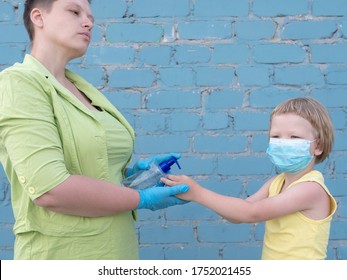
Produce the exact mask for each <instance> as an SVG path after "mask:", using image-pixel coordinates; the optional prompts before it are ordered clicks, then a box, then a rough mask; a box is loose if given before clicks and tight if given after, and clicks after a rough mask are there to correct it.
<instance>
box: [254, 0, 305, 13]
mask: <svg viewBox="0 0 347 280" xmlns="http://www.w3.org/2000/svg"><path fill="white" fill-rule="evenodd" d="M308 11H309V10H308V3H307V1H302V0H293V1H290V2H288V1H286V0H265V1H264V0H254V1H253V13H254V14H255V15H256V16H271V17H277V16H290V15H303V14H307V13H308Z"/></svg>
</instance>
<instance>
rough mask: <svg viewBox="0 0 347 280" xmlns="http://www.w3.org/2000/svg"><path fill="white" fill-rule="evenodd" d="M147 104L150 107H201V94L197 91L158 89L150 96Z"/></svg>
mask: <svg viewBox="0 0 347 280" xmlns="http://www.w3.org/2000/svg"><path fill="white" fill-rule="evenodd" d="M147 106H148V108H150V109H163V108H173V109H175V108H176V109H182V108H197V107H200V94H199V93H198V92H195V91H180V90H175V91H169V90H167V91H166V90H165V91H156V92H153V93H151V94H150V95H149V96H148V99H147Z"/></svg>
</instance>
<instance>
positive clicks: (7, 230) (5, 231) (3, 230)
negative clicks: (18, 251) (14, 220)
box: [0, 208, 14, 248]
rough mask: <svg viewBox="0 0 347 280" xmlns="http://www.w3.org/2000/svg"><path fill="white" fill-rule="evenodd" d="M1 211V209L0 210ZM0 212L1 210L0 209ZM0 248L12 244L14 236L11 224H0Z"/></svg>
mask: <svg viewBox="0 0 347 280" xmlns="http://www.w3.org/2000/svg"><path fill="white" fill-rule="evenodd" d="M0 209H1V208H0ZM1 210H2V209H1ZM0 236H1V238H0V248H1V247H5V246H7V245H8V244H13V243H14V235H13V232H12V225H11V224H5V225H4V224H2V223H1V224H0Z"/></svg>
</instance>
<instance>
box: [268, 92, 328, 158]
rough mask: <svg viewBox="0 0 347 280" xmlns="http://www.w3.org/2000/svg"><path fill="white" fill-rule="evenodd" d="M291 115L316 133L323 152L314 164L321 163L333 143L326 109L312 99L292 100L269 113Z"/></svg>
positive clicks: (272, 114)
mask: <svg viewBox="0 0 347 280" xmlns="http://www.w3.org/2000/svg"><path fill="white" fill-rule="evenodd" d="M288 113H293V114H296V115H298V116H300V117H302V118H304V119H305V120H307V121H308V122H309V123H310V124H311V125H312V126H313V127H314V129H315V130H316V131H317V134H318V135H317V141H318V142H317V143H318V145H319V147H320V149H321V150H322V151H323V152H322V154H321V155H319V156H317V157H316V163H320V162H323V161H324V160H325V159H326V158H327V157H328V155H329V154H330V152H331V150H332V147H333V143H334V127H333V124H332V121H331V119H330V116H329V113H328V111H327V109H326V108H325V107H324V106H323V105H322V104H321V103H319V102H318V101H317V100H315V99H313V98H293V99H289V100H286V101H285V102H283V103H281V104H279V105H278V106H277V107H276V108H275V109H274V110H273V111H272V113H271V117H270V126H271V121H272V118H273V117H274V116H278V115H282V114H288Z"/></svg>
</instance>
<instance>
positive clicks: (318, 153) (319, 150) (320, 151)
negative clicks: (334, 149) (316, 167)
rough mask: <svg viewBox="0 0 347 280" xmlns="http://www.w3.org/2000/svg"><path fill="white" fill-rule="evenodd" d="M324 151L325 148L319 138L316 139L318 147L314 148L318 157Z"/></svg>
mask: <svg viewBox="0 0 347 280" xmlns="http://www.w3.org/2000/svg"><path fill="white" fill-rule="evenodd" d="M322 153H323V148H322V145H321V143H320V141H319V140H317V141H316V147H315V148H314V155H315V156H316V157H318V156H320V155H321V154H322Z"/></svg>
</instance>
